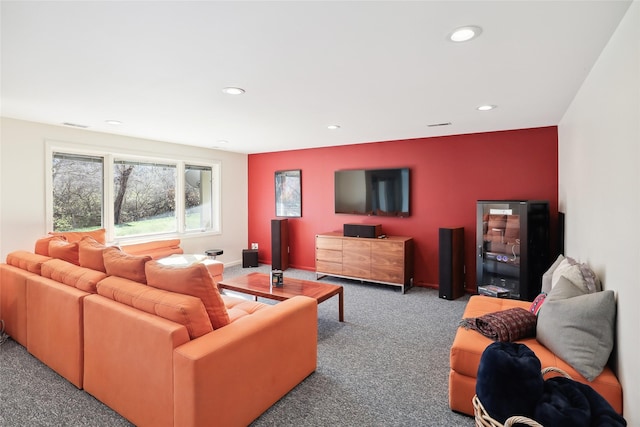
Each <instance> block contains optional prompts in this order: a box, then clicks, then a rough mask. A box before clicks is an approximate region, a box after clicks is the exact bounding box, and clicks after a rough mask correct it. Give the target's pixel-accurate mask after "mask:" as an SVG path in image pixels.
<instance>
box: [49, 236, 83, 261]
mask: <svg viewBox="0 0 640 427" xmlns="http://www.w3.org/2000/svg"><path fill="white" fill-rule="evenodd" d="M49 256H50V257H52V258H58V259H61V260H64V261H67V262H70V263H71V264H75V265H80V261H79V259H78V257H79V254H78V242H74V243H69V242H66V241H64V240H58V239H51V240H50V241H49Z"/></svg>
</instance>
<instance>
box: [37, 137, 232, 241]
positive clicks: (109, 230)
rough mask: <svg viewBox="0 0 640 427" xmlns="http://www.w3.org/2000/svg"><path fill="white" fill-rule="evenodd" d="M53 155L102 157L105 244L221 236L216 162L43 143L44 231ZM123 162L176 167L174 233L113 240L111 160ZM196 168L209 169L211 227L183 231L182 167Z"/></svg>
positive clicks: (50, 198) (219, 173)
mask: <svg viewBox="0 0 640 427" xmlns="http://www.w3.org/2000/svg"><path fill="white" fill-rule="evenodd" d="M54 153H61V154H70V155H77V156H92V157H101V158H102V159H103V173H104V179H103V185H104V188H103V201H102V204H103V206H102V211H103V218H102V227H104V228H105V230H106V232H105V234H106V240H107V241H108V242H117V243H124V242H135V241H140V240H154V239H159V238H170V237H176V238H186V237H192V236H209V235H220V234H222V186H221V179H222V168H221V162H220V161H219V160H207V161H203V160H202V159H195V158H189V157H180V158H176V157H175V156H162V155H158V154H157V153H153V154H151V153H145V152H142V151H135V150H121V149H118V150H114V149H111V148H107V147H102V146H91V147H87V146H85V145H80V144H76V143H70V142H62V141H52V140H45V165H46V171H47V172H46V173H45V216H46V218H45V224H46V229H47V230H49V231H52V230H53V177H52V170H51V167H52V164H53V155H54ZM115 160H125V161H132V162H141V163H156V162H157V163H163V164H169V165H175V167H176V189H175V191H176V200H175V206H176V207H175V214H176V225H177V231H176V232H159V233H148V234H141V235H136V236H130V237H128V236H124V237H116V235H115V225H114V205H113V203H114V197H115V184H114V182H113V179H114V173H113V167H114V161H115ZM186 165H189V166H199V167H206V168H208V167H210V168H211V180H212V183H211V201H212V202H211V218H212V221H211V227H210V228H208V229H196V230H186V224H185V215H186V212H185V205H186V204H185V200H184V198H185V185H186V183H185V166H186Z"/></svg>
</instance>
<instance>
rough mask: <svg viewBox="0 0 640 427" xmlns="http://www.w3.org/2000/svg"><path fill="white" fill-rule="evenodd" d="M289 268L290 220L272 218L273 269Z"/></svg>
mask: <svg viewBox="0 0 640 427" xmlns="http://www.w3.org/2000/svg"><path fill="white" fill-rule="evenodd" d="M287 268H289V222H288V221H287V219H286V218H285V219H272V220H271V269H275V270H286V269H287Z"/></svg>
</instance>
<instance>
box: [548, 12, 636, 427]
mask: <svg viewBox="0 0 640 427" xmlns="http://www.w3.org/2000/svg"><path fill="white" fill-rule="evenodd" d="M558 137H559V144H558V146H559V153H558V154H559V193H558V196H559V208H560V210H561V211H564V212H565V213H566V240H565V253H566V254H567V255H569V256H571V257H574V258H576V259H579V260H580V261H582V262H586V263H588V264H589V265H590V266H591V267H592V268H593V269H594V270H595V271H596V273H598V275H599V276H600V278H601V279H602V280H603V285H604V288H605V289H612V290H614V291H615V292H616V293H617V298H618V318H617V340H616V342H617V352H616V353H615V354H614V362H615V366H616V367H617V373H618V377H619V379H620V381H621V383H622V387H623V393H624V404H623V405H624V416H625V419H626V420H627V423H628V425H630V426H640V406H638V402H640V364H639V363H638V361H639V360H640V340H638V332H639V331H638V326H640V310H638V303H639V302H640V245H639V243H640V225H639V223H640V174H639V173H638V169H639V168H640V2H639V1H638V0H636V1H634V3H633V4H632V5H631V7H630V8H629V10H628V11H627V14H626V15H625V17H624V19H623V20H622V21H621V23H620V26H619V27H618V29H617V30H616V32H615V33H614V35H613V36H612V38H611V40H610V41H609V44H608V45H607V46H606V48H605V49H604V50H603V52H602V54H601V56H600V58H599V59H598V61H597V63H596V64H595V66H594V67H593V69H592V70H591V72H590V74H589V76H588V77H587V79H586V80H585V82H584V84H583V85H582V87H581V89H580V91H579V92H578V94H577V96H576V97H575V99H574V100H573V102H572V104H571V106H570V107H569V109H568V110H567V112H566V113H565V116H564V117H563V119H562V120H561V122H560V124H559V127H558Z"/></svg>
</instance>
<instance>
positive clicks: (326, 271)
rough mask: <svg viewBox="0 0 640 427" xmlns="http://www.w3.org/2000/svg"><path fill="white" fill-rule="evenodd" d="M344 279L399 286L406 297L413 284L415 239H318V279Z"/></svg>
mask: <svg viewBox="0 0 640 427" xmlns="http://www.w3.org/2000/svg"><path fill="white" fill-rule="evenodd" d="M323 276H334V277H344V278H348V279H358V280H362V281H365V282H374V283H383V284H386V285H393V286H398V287H400V288H401V289H402V292H403V293H404V292H405V290H406V289H407V288H408V287H410V286H411V285H412V281H413V238H411V237H402V236H387V237H384V238H361V237H345V236H344V235H343V234H342V233H339V232H330V233H323V234H318V235H316V277H317V278H318V279H320V278H321V277H323Z"/></svg>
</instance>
